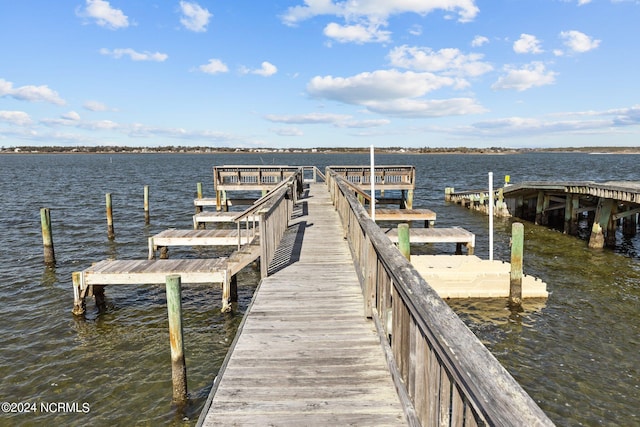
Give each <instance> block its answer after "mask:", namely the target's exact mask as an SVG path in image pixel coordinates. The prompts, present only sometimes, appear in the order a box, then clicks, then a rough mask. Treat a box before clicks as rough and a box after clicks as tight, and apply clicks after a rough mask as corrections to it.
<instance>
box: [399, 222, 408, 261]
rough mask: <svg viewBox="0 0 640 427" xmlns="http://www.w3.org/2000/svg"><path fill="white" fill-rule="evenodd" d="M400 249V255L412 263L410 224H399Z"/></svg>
mask: <svg viewBox="0 0 640 427" xmlns="http://www.w3.org/2000/svg"><path fill="white" fill-rule="evenodd" d="M398 249H400V253H401V254H402V255H403V256H404V257H405V258H406V259H408V260H409V261H411V242H410V237H409V224H407V223H406V222H404V223H402V224H398Z"/></svg>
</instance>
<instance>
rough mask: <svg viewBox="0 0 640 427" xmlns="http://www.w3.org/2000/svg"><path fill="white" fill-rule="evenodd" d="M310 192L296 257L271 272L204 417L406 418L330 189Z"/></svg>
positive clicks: (259, 421) (343, 421) (276, 421)
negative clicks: (367, 313) (366, 309)
mask: <svg viewBox="0 0 640 427" xmlns="http://www.w3.org/2000/svg"><path fill="white" fill-rule="evenodd" d="M310 194H311V195H312V197H310V198H308V199H306V200H305V203H308V215H307V216H303V217H300V218H298V219H297V221H301V222H300V228H299V231H298V232H299V233H301V234H302V236H301V237H302V238H301V239H298V240H300V242H299V243H298V245H297V246H296V247H295V251H296V257H297V261H296V262H294V263H292V264H290V265H288V266H286V267H285V268H282V269H280V270H279V271H277V272H275V273H273V274H272V275H270V276H268V277H266V278H264V279H263V280H262V282H261V284H260V286H259V288H258V290H257V291H256V294H255V296H254V300H253V303H252V305H251V307H250V309H249V312H248V314H247V315H246V317H245V320H244V324H243V326H242V329H241V331H239V336H238V338H237V341H236V343H235V345H234V347H233V349H232V351H231V353H230V355H229V356H228V359H227V361H226V367H225V369H224V371H223V372H221V373H220V374H219V377H218V378H217V379H216V381H215V384H214V390H213V391H212V395H213V398H212V401H211V405H210V407H209V408H207V410H206V411H205V412H203V415H202V416H201V420H200V422H201V424H202V425H205V426H213V425H220V424H224V425H246V424H250V425H291V426H294V425H295V426H301V425H305V426H313V425H317V426H325V425H406V421H405V416H404V413H403V410H402V407H401V405H400V403H399V400H398V395H397V393H396V391H395V388H394V386H393V382H392V381H391V376H390V374H389V372H388V370H387V367H386V362H385V358H384V355H383V352H382V349H381V347H380V343H379V341H378V336H377V334H376V332H375V327H374V325H373V323H371V322H370V321H368V320H366V317H365V316H364V309H363V302H362V301H363V300H362V291H361V289H360V284H359V282H358V278H357V275H356V272H355V270H354V266H353V262H352V261H351V256H350V251H349V247H348V244H347V243H346V242H345V241H344V240H343V236H342V231H341V230H342V227H341V226H340V225H339V220H338V217H337V214H336V213H335V211H334V210H333V207H332V206H331V202H330V201H329V198H328V194H327V193H326V187H324V186H322V185H320V184H311V191H310Z"/></svg>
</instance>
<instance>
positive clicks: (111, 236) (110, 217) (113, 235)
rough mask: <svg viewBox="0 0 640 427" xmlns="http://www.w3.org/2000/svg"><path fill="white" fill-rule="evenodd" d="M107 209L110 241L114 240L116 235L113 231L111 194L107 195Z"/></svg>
mask: <svg viewBox="0 0 640 427" xmlns="http://www.w3.org/2000/svg"><path fill="white" fill-rule="evenodd" d="M105 200H106V209H107V236H108V237H109V239H114V238H115V237H116V234H115V232H114V230H113V208H112V205H111V193H107V194H106V196H105Z"/></svg>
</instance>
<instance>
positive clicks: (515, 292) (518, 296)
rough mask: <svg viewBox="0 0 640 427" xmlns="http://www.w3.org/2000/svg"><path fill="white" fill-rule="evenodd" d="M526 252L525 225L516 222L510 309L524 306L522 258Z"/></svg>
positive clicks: (512, 250) (512, 236) (512, 254)
mask: <svg viewBox="0 0 640 427" xmlns="http://www.w3.org/2000/svg"><path fill="white" fill-rule="evenodd" d="M523 251H524V225H523V224H522V223H520V222H514V223H513V225H512V226H511V274H510V278H511V280H510V285H509V307H510V308H518V307H520V306H521V305H522V257H523Z"/></svg>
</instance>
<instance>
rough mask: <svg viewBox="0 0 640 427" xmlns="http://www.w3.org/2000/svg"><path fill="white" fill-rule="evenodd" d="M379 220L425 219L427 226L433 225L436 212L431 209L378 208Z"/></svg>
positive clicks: (377, 218) (377, 217)
mask: <svg viewBox="0 0 640 427" xmlns="http://www.w3.org/2000/svg"><path fill="white" fill-rule="evenodd" d="M378 221H424V226H425V227H433V226H434V224H435V222H436V213H435V212H434V211H432V210H431V209H389V208H380V209H379V208H376V222H378Z"/></svg>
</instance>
